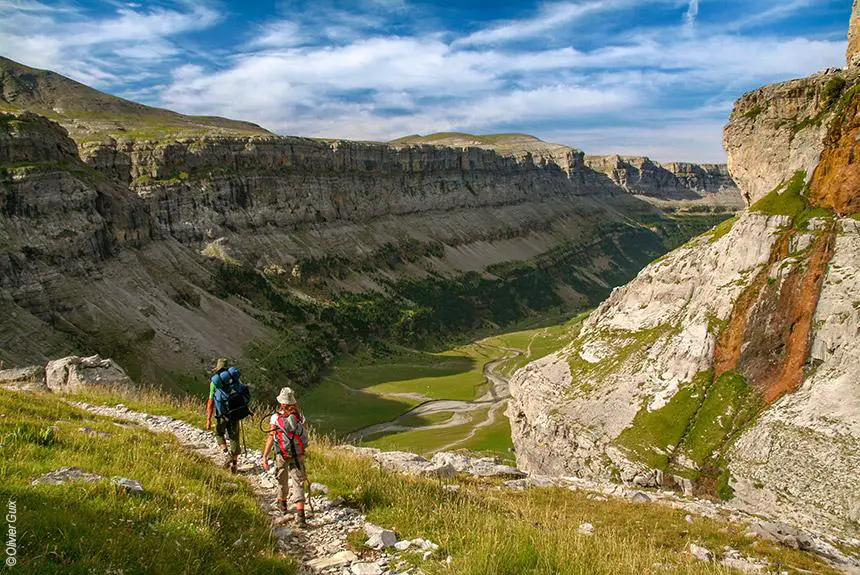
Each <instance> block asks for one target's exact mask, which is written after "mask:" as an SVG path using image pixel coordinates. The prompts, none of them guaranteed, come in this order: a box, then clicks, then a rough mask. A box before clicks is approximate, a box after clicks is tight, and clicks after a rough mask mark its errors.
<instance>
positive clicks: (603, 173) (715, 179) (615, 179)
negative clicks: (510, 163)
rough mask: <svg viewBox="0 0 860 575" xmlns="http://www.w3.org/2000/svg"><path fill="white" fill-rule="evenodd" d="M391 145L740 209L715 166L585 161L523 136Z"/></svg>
mask: <svg viewBox="0 0 860 575" xmlns="http://www.w3.org/2000/svg"><path fill="white" fill-rule="evenodd" d="M392 144H394V145H396V146H404V145H421V144H425V145H433V146H445V147H454V148H467V147H468V148H481V149H486V150H493V151H495V152H498V153H500V154H502V155H505V156H512V157H515V158H519V159H522V158H525V157H532V158H534V159H535V161H536V163H538V164H555V165H558V166H560V167H561V168H562V170H564V171H565V172H566V173H568V174H569V175H571V177H572V178H574V179H577V180H578V181H579V182H580V183H583V184H585V185H587V186H588V187H589V188H590V189H593V190H596V189H603V190H605V191H609V192H611V191H612V190H618V189H619V188H620V189H621V190H623V191H625V192H627V193H629V194H633V195H636V196H639V197H640V198H641V199H644V200H646V201H651V202H653V203H656V204H657V205H659V206H661V207H691V206H695V205H698V206H700V207H702V208H706V209H707V208H711V209H713V208H719V209H723V210H728V211H736V210H737V209H740V208H741V207H742V206H743V198H742V196H741V193H740V191H739V190H738V188H737V186H736V185H735V183H734V182H733V181H732V178H731V176H729V173H728V169H727V167H726V166H724V165H720V164H690V163H684V162H674V163H669V164H665V165H663V164H659V163H657V162H654V161H652V160H651V159H649V158H646V157H621V156H586V155H585V153H584V152H582V151H580V150H577V149H575V148H570V147H568V146H564V145H561V144H551V143H548V142H544V141H542V140H540V139H538V138H535V137H534V136H529V135H526V134H493V135H486V136H476V135H473V134H464V133H459V132H443V133H439V134H431V135H429V136H417V135H416V136H407V137H404V138H400V139H398V140H394V141H393V142H392Z"/></svg>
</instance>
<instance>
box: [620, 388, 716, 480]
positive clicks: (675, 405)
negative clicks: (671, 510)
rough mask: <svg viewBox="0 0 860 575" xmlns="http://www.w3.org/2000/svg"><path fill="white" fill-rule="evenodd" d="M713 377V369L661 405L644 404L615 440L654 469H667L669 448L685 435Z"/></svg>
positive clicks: (672, 447)
mask: <svg viewBox="0 0 860 575" xmlns="http://www.w3.org/2000/svg"><path fill="white" fill-rule="evenodd" d="M710 377H711V374H710V372H702V373H700V374H698V375H697V376H696V377H695V378H694V379H693V381H692V382H691V383H689V384H688V385H686V386H684V387H683V388H681V389H680V390H679V391H678V392H677V393H676V394H675V395H674V396H673V397H672V399H670V400H669V402H668V403H667V404H666V405H665V406H663V407H662V408H660V409H656V410H654V411H649V410H648V408H647V407H646V406H643V407H642V408H641V409H640V410H639V412H638V413H637V414H636V416H635V417H634V418H633V422H632V423H631V424H630V427H628V428H627V429H625V430H624V431H622V432H621V434H620V435H619V436H618V438H617V439H616V442H617V443H618V444H619V445H621V446H622V447H625V448H626V449H627V450H628V451H629V452H630V454H631V455H632V456H633V457H634V458H635V459H637V460H638V461H641V462H642V463H645V464H646V465H648V466H650V467H652V468H654V469H666V467H667V466H668V464H669V453H670V449H674V448H675V447H677V445H678V443H679V442H680V441H681V439H682V438H683V437H684V433H685V431H686V430H687V426H688V425H689V422H690V420H691V419H692V417H693V416H694V415H695V414H696V411H697V410H698V408H699V405H700V404H701V402H702V398H703V394H704V388H705V385H706V383H707V382H708V381H709V379H710ZM670 446H671V448H670Z"/></svg>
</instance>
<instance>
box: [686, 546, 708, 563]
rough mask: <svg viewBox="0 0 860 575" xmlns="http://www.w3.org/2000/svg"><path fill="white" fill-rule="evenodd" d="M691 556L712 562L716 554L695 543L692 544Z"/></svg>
mask: <svg viewBox="0 0 860 575" xmlns="http://www.w3.org/2000/svg"><path fill="white" fill-rule="evenodd" d="M690 555H692V556H694V557H696V558H697V559H700V560H701V561H707V562H711V561H713V560H714V554H713V553H711V552H710V551H709V550H707V549H705V548H704V547H700V546H698V545H696V544H695V543H690Z"/></svg>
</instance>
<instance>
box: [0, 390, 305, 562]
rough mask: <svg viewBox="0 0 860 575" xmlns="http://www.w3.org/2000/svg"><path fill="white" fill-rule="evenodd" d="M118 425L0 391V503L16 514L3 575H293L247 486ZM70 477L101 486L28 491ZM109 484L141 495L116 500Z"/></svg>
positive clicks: (171, 440) (51, 401) (46, 398)
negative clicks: (62, 474)
mask: <svg viewBox="0 0 860 575" xmlns="http://www.w3.org/2000/svg"><path fill="white" fill-rule="evenodd" d="M189 414H190V412H189ZM116 423H117V422H115V421H113V420H111V419H109V418H105V417H98V416H95V415H92V414H89V413H87V412H84V411H82V410H80V409H76V408H74V407H71V406H69V405H68V404H67V403H65V402H64V401H62V400H61V399H60V398H58V397H56V396H53V395H51V394H38V395H37V394H29V393H21V392H11V391H5V390H0V500H2V501H3V502H4V504H5V502H6V501H8V500H15V501H16V506H17V521H16V525H17V528H18V534H17V535H18V541H17V543H18V554H17V559H18V564H17V565H16V566H15V569H12V570H11V571H12V572H13V573H40V574H53V573H56V574H58V575H59V574H63V575H65V574H78V573H80V574H90V573H124V574H127V575H128V574H134V573H199V572H209V573H254V574H256V573H290V572H293V571H294V567H295V566H294V562H293V561H292V560H291V559H285V558H282V557H279V555H278V554H277V552H276V550H275V548H274V544H273V541H272V539H271V536H270V523H269V518H268V517H267V516H266V514H265V513H263V511H262V510H261V509H260V507H259V505H258V503H257V501H256V499H255V497H254V494H253V492H252V490H251V489H250V487H249V485H248V484H246V483H245V482H237V481H236V480H235V479H233V478H231V476H230V475H229V474H228V473H226V472H225V471H223V470H221V469H219V468H218V467H216V466H214V465H212V464H211V463H210V462H209V461H208V460H206V459H203V458H202V457H200V456H197V455H196V454H194V453H191V452H189V451H186V450H183V449H181V447H180V445H179V443H178V442H177V440H176V438H175V437H173V436H172V435H169V434H153V433H149V432H147V431H145V430H143V429H141V428H139V427H127V426H126V427H123V426H120V425H117V424H116ZM70 466H73V467H79V468H81V469H83V470H85V471H87V472H91V473H95V474H98V475H101V476H103V477H104V478H105V479H103V480H100V481H95V482H91V483H90V482H82V481H77V482H71V483H67V484H63V485H38V486H31V481H32V480H33V479H35V478H37V477H39V476H41V475H43V474H45V473H47V472H51V471H56V470H58V469H60V468H62V467H70ZM115 476H123V477H128V478H131V479H135V480H137V481H139V482H140V483H141V484H142V485H143V486H144V492H143V493H141V494H130V493H126V492H125V491H123V490H122V489H119V488H118V487H116V486H115V485H114V484H113V483H112V481H111V478H113V477H115ZM240 538H241V539H242V544H241V545H237V546H234V545H233V544H234V543H235V542H236V541H237V540H238V539H240Z"/></svg>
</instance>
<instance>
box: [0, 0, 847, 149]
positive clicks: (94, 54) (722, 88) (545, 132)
mask: <svg viewBox="0 0 860 575" xmlns="http://www.w3.org/2000/svg"><path fill="white" fill-rule="evenodd" d="M850 12H851V0H552V1H537V0H535V1H532V0H522V1H516V2H497V1H496V2H493V1H484V0H481V1H475V2H468V1H465V0H459V1H454V0H442V1H437V2H429V1H424V0H365V1H362V2H357V1H349V2H347V1H342V2H339V1H334V0H316V1H304V0H287V1H283V2H273V1H266V2H264V1H261V0H249V1H245V2H227V1H209V0H199V1H194V2H191V1H185V0H181V1H170V2H161V1H145V2H141V3H136V2H112V1H108V2H96V1H92V0H78V1H76V0H66V1H62V2H38V1H35V0H0V55H3V56H6V57H9V58H12V59H14V60H17V61H19V62H22V63H25V64H28V65H30V66H35V67H40V68H48V69H52V70H55V71H57V72H60V73H63V74H66V75H68V76H71V77H73V78H75V79H77V80H79V81H81V82H84V83H87V84H89V85H92V86H94V87H97V88H99V89H101V90H105V91H107V92H110V93H113V94H117V95H120V96H125V97H127V98H130V99H133V100H137V101H140V102H144V103H147V104H152V105H157V106H163V107H167V108H171V109H174V110H177V111H179V112H184V113H190V114H216V115H222V116H228V117H232V118H238V119H245V120H251V121H254V122H257V123H259V124H261V125H263V126H264V127H266V128H268V129H270V130H272V131H275V132H278V133H280V134H292V135H303V136H323V137H343V138H352V139H362V140H387V139H391V138H395V137H398V136H402V135H407V134H414V133H421V134H427V133H432V132H438V131H452V130H457V131H467V132H474V133H491V132H526V133H530V134H534V135H536V136H538V137H541V138H542V139H545V140H548V141H553V142H559V143H563V144H568V145H571V146H574V147H577V148H580V149H583V150H585V151H586V152H587V153H589V154H609V153H619V154H636V155H650V156H651V157H653V158H655V159H658V160H663V161H668V160H689V161H700V162H705V161H710V162H717V161H724V158H725V154H724V152H723V151H722V146H721V132H722V127H723V125H724V124H725V121H726V119H727V117H728V114H729V112H730V111H731V106H732V103H733V102H734V100H735V99H736V98H737V97H738V96H740V95H741V94H742V93H744V92H746V91H748V90H750V89H754V88H756V87H758V86H761V85H763V84H767V83H771V82H776V81H780V80H785V79H790V78H794V77H800V76H805V75H808V74H810V73H812V72H815V71H817V70H820V69H822V68H826V67H840V66H842V65H843V63H844V54H845V47H846V39H845V37H846V34H847V27H848V19H849V15H850Z"/></svg>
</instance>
